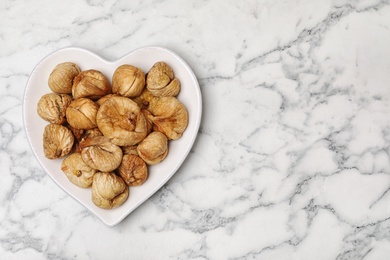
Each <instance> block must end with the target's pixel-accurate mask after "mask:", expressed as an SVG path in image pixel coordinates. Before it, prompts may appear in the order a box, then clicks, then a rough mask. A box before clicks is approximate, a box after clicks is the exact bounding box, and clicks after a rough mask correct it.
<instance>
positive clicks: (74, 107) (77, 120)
mask: <svg viewBox="0 0 390 260" xmlns="http://www.w3.org/2000/svg"><path fill="white" fill-rule="evenodd" d="M98 108H99V105H98V104H96V103H95V102H93V101H92V100H90V99H88V98H78V99H75V100H73V101H72V103H70V105H69V106H68V108H67V109H66V118H67V120H68V123H69V125H71V126H72V127H74V128H76V129H93V128H96V127H97V124H96V114H97V111H98Z"/></svg>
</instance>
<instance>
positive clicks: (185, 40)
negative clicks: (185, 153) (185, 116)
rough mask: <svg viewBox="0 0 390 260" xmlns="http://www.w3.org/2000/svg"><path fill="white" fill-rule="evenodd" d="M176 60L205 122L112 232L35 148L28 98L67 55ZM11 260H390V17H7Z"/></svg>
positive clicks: (67, 9) (90, 10) (267, 11)
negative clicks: (165, 52)
mask: <svg viewBox="0 0 390 260" xmlns="http://www.w3.org/2000/svg"><path fill="white" fill-rule="evenodd" d="M151 45H155V46H162V47H165V48H168V49H171V50H173V51H174V52H176V53H178V54H179V55H180V56H181V57H183V59H185V60H186V61H187V63H188V64H189V65H190V66H191V67H192V69H193V70H194V72H195V74H196V76H197V78H198V80H199V83H200V87H201V91H202V97H203V119H202V122H201V128H200V131H199V134H198V137H197V140H196V142H195V145H194V146H193V149H192V151H191V153H190V155H189V157H188V158H187V160H186V161H185V163H184V164H183V165H182V167H181V168H180V169H179V170H178V171H177V173H176V174H175V175H174V177H173V178H172V179H171V180H170V181H169V182H168V183H167V184H166V185H165V186H163V187H162V188H161V189H160V190H159V191H158V192H157V193H156V194H155V195H154V196H153V197H151V198H150V199H149V200H147V201H146V202H145V203H144V204H143V205H141V206H140V207H139V208H138V209H137V210H135V211H134V212H133V213H131V214H130V215H129V216H128V217H127V218H126V219H124V220H123V221H122V222H121V223H120V224H119V225H117V226H115V227H113V228H109V227H107V226H105V225H104V224H103V223H102V222H101V221H99V220H98V219H97V218H96V217H94V216H93V215H92V214H90V213H89V211H87V210H86V209H85V208H83V207H82V206H81V205H80V204H78V203H77V202H76V201H75V200H74V199H72V198H71V197H70V196H69V195H67V194H66V193H65V192H64V191H62V190H61V189H60V188H59V187H58V186H57V185H56V184H55V183H54V182H53V181H52V180H51V179H50V178H49V177H48V175H47V174H46V173H45V172H44V171H43V170H42V168H41V167H40V165H39V164H38V163H37V160H36V159H35V157H34V156H33V153H32V151H31V149H30V147H29V144H28V141H27V138H26V135H25V132H24V128H23V119H22V106H23V94H24V88H25V85H26V82H27V80H28V78H29V75H30V73H31V71H32V70H33V69H34V67H35V65H36V64H37V63H38V62H39V61H40V60H41V59H43V58H44V57H45V56H46V55H48V54H50V53H52V52H53V51H56V50H58V49H60V48H63V47H67V46H76V47H82V48H85V49H88V50H90V51H93V52H96V53H98V54H99V55H101V56H102V57H104V58H106V59H109V60H116V59H118V58H120V57H122V56H124V55H125V54H127V53H129V52H130V51H132V50H134V49H136V48H139V47H143V46H151ZM0 46H1V48H0V90H1V91H0V176H1V178H0V204H1V209H0V259H197V260H201V259H202V260H205V259H210V260H212V259H365V260H374V259H390V158H389V153H390V117H389V111H390V48H389V46H390V3H389V1H376V0H366V1H321V0H318V1H306V0H294V1H271V0H263V1H245V2H244V1H222V0H216V1H157V0H149V1H113V0H109V1H103V0H86V1H76V0H71V1H61V2H58V1H48V0H46V1H44V0H38V1H34V2H32V1H23V0H16V1H11V0H3V1H1V2H0Z"/></svg>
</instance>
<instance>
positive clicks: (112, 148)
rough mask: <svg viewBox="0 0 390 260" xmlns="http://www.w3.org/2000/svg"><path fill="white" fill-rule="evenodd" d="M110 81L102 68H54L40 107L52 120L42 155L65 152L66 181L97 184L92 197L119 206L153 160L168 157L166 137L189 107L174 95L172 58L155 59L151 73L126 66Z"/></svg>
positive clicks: (177, 131)
mask: <svg viewBox="0 0 390 260" xmlns="http://www.w3.org/2000/svg"><path fill="white" fill-rule="evenodd" d="M111 82H112V84H111V83H110V81H109V80H108V78H107V77H106V76H105V75H104V74H103V73H102V72H100V71H98V70H94V69H89V70H84V71H81V70H80V68H79V66H78V65H77V64H74V63H72V62H64V63H61V64H58V65H57V66H56V67H55V68H54V69H53V71H52V72H51V74H50V76H49V79H48V85H49V87H50V89H51V91H52V92H51V93H48V94H45V95H43V96H42V97H41V98H40V100H39V102H38V106H37V112H38V114H39V116H40V117H41V118H43V119H44V120H46V121H47V122H49V124H48V125H46V127H45V129H44V133H43V149H44V154H45V156H46V157H47V158H49V159H57V158H63V161H62V164H61V170H62V171H63V172H64V174H65V175H66V176H67V178H68V179H69V181H70V182H72V183H73V184H75V185H77V186H78V187H81V188H89V187H92V201H93V203H94V204H95V205H96V206H98V207H100V208H104V209H111V208H115V207H118V206H120V205H122V204H123V203H124V202H125V201H126V200H127V199H128V197H129V186H138V185H141V184H143V183H144V182H145V181H146V180H147V178H148V167H149V166H150V165H154V164H157V163H160V162H161V161H162V160H164V159H165V158H166V156H167V154H168V144H169V142H170V141H171V140H177V139H179V138H180V137H181V136H182V134H183V132H184V131H185V129H186V128H187V124H188V112H187V109H186V107H185V106H184V105H183V104H182V103H181V102H180V101H179V100H178V99H177V95H178V94H179V92H180V81H179V79H177V78H175V75H174V72H173V70H172V68H171V67H170V66H169V65H168V64H167V63H165V62H163V61H159V62H156V63H155V64H154V65H153V66H152V67H151V68H150V70H149V71H148V72H147V73H146V74H145V73H144V72H143V71H142V70H141V69H140V68H137V67H135V66H133V65H130V64H124V65H121V66H119V67H118V68H116V70H115V72H114V74H113V75H112V81H111Z"/></svg>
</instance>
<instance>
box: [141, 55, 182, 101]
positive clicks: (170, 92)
mask: <svg viewBox="0 0 390 260" xmlns="http://www.w3.org/2000/svg"><path fill="white" fill-rule="evenodd" d="M146 87H147V89H148V90H149V91H150V92H151V93H152V94H153V95H154V96H157V97H168V96H170V97H174V96H177V94H179V92H180V81H179V80H178V79H177V78H175V77H174V74H173V70H172V68H171V67H170V66H169V65H168V64H167V63H165V62H163V61H159V62H156V63H155V64H154V65H153V66H152V68H151V69H150V70H149V72H148V73H147V76H146Z"/></svg>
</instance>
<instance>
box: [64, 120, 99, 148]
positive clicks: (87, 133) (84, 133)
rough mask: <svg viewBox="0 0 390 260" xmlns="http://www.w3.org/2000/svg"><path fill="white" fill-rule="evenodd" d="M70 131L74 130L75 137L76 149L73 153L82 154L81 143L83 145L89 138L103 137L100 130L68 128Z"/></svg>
mask: <svg viewBox="0 0 390 260" xmlns="http://www.w3.org/2000/svg"><path fill="white" fill-rule="evenodd" d="M68 128H69V129H70V130H72V133H73V135H74V137H75V145H74V146H75V148H74V150H73V152H76V153H81V147H80V143H82V142H83V141H84V140H85V139H87V138H88V137H95V136H102V135H103V134H102V132H100V130H99V128H97V127H96V128H93V129H88V130H83V129H75V128H72V127H71V126H68Z"/></svg>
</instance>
